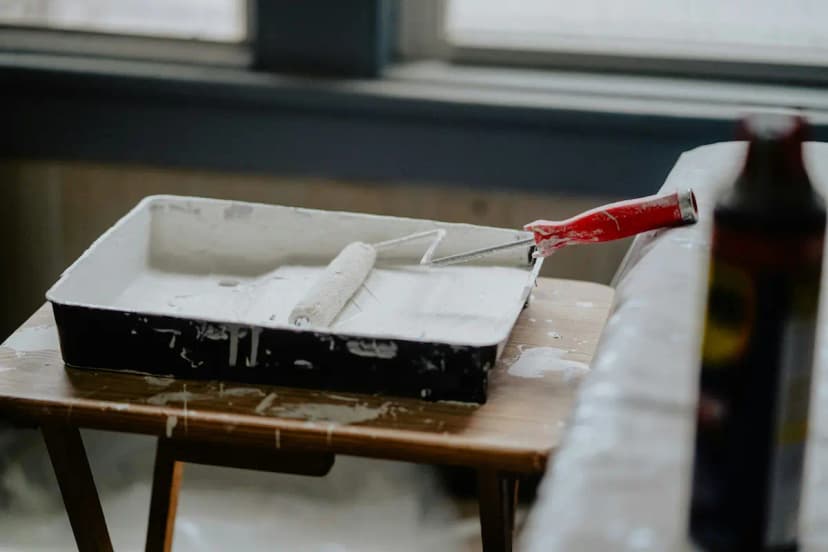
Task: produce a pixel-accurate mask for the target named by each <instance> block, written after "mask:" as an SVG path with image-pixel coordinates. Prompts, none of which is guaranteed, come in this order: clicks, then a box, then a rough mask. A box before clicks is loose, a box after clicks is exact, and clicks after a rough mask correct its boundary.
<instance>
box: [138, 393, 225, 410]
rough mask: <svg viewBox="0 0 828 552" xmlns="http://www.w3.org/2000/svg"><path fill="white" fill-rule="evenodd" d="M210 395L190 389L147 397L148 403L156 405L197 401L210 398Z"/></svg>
mask: <svg viewBox="0 0 828 552" xmlns="http://www.w3.org/2000/svg"><path fill="white" fill-rule="evenodd" d="M209 398H210V395H204V394H202V393H191V392H190V391H171V392H169V393H158V394H157V395H153V396H152V397H150V398H148V399H147V403H149V404H154V405H156V406H166V405H167V404H169V403H171V402H183V403H186V402H187V401H197V400H202V399H209Z"/></svg>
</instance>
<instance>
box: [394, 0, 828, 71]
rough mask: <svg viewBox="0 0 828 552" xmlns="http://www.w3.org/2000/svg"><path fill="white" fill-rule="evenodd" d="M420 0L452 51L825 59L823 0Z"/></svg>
mask: <svg viewBox="0 0 828 552" xmlns="http://www.w3.org/2000/svg"><path fill="white" fill-rule="evenodd" d="M402 1H403V2H405V1H406V0H402ZM426 4H430V5H431V6H432V7H431V8H429V9H435V8H434V6H435V5H438V4H439V5H442V9H443V10H444V14H443V19H442V20H441V22H440V25H441V29H440V35H441V40H442V41H443V45H444V49H443V51H444V52H445V54H446V56H447V57H449V58H450V59H452V60H454V61H471V62H476V63H481V62H482V63H491V64H497V65H524V66H552V67H560V68H567V69H573V68H576V69H584V70H594V69H597V70H602V71H607V70H609V71H620V72H636V71H640V72H656V73H672V74H677V73H678V74H684V75H698V74H700V75H705V76H709V75H711V74H714V75H717V76H725V77H744V76H749V77H760V78H771V79H779V78H780V77H781V78H784V79H791V78H794V79H798V80H805V81H812V80H814V79H822V80H824V79H825V76H824V75H823V72H822V71H819V69H822V68H828V33H826V32H825V21H826V19H828V2H825V1H824V0H790V1H788V2H778V1H777V0H738V1H737V0H734V1H729V2H722V1H721V0H693V1H692V2H688V1H685V0H626V1H624V2H618V1H616V0H579V1H578V2H569V1H565V0H521V1H520V2H519V3H509V2H502V1H500V0H445V1H444V2H437V3H436V4H435V0H431V1H430V2H426ZM403 15H404V16H405V11H403ZM412 19H416V18H412ZM419 19H420V21H421V22H423V24H427V23H428V22H429V21H432V22H433V21H435V18H434V17H431V18H428V17H422V16H420V17H419ZM420 34H421V35H423V34H424V31H420ZM403 50H404V51H405V47H404V48H403ZM793 67H797V68H799V69H797V70H795V71H794V70H792V68H793ZM815 69H816V70H817V71H814V70H815Z"/></svg>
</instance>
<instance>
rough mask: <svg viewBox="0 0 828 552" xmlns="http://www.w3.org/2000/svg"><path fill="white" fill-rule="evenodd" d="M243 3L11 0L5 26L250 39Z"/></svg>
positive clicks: (0, 15) (2, 15)
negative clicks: (247, 34)
mask: <svg viewBox="0 0 828 552" xmlns="http://www.w3.org/2000/svg"><path fill="white" fill-rule="evenodd" d="M245 4H246V2H245V1H244V0H118V1H117V2H113V1H111V0H7V1H5V2H3V3H0V23H2V24H6V25H19V26H25V27H39V28H49V29H60V30H73V31H93V32H105V33H113V34H126V35H141V36H158V37H166V38H181V39H195V40H204V41H214V42H240V41H242V40H244V39H245V35H246V29H245V27H246V25H245Z"/></svg>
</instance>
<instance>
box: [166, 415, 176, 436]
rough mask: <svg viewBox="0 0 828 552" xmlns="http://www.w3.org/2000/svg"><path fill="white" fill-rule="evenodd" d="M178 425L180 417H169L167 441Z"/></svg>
mask: <svg viewBox="0 0 828 552" xmlns="http://www.w3.org/2000/svg"><path fill="white" fill-rule="evenodd" d="M176 425H178V416H167V430H166V435H167V439H169V438H170V437H172V433H173V429H175V426H176Z"/></svg>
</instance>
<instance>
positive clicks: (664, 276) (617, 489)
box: [521, 143, 828, 552]
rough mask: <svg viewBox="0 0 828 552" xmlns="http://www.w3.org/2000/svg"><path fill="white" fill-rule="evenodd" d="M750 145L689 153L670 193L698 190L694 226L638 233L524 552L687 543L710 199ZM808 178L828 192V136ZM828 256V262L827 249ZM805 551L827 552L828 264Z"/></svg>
mask: <svg viewBox="0 0 828 552" xmlns="http://www.w3.org/2000/svg"><path fill="white" fill-rule="evenodd" d="M744 152H745V149H744V144H741V143H726V144H713V145H710V146H704V147H701V148H697V149H694V150H692V151H689V152H686V153H684V154H682V156H681V158H680V159H679V161H678V163H677V164H676V166H675V167H674V168H673V170H672V171H671V172H670V176H669V177H668V179H667V182H666V183H665V185H664V187H663V188H662V190H663V191H673V190H677V189H686V188H688V187H692V188H693V190H694V191H695V193H696V197H697V201H698V203H699V206H700V207H701V209H700V218H699V222H698V224H696V225H694V226H687V227H682V228H674V229H670V230H663V231H659V232H655V233H648V234H644V235H641V236H639V237H638V238H636V241H635V242H634V244H633V247H632V249H631V251H630V254H629V255H628V258H627V260H626V261H625V265H624V266H623V267H622V269H621V270H620V271H619V274H618V276H617V287H616V294H615V301H614V307H613V310H612V312H611V314H610V318H609V320H608V321H607V324H606V327H605V328H604V332H603V335H602V337H601V342H600V344H599V346H598V350H597V352H596V354H595V357H594V359H593V361H592V363H591V368H592V369H591V372H590V375H589V377H588V378H587V379H586V380H585V381H584V383H583V385H582V386H581V387H580V391H579V393H580V395H579V397H578V403H577V405H576V407H575V410H574V412H573V414H572V417H571V422H570V426H569V427H570V430H569V432H568V434H567V435H566V438H565V440H564V445H563V447H562V448H561V449H559V451H558V452H557V453H556V455H555V462H554V464H552V466H551V469H550V471H549V472H548V473H547V475H546V476H545V478H544V482H543V483H542V485H541V489H540V493H539V499H538V500H537V501H536V503H535V507H534V509H533V511H532V513H531V515H530V518H529V521H528V523H527V526H526V529H525V532H524V536H525V539H524V543H523V544H524V546H523V547H522V548H521V550H526V551H527V552H550V551H553V552H556V551H570V550H578V551H583V552H603V551H605V550H617V551H631V552H632V551H636V552H639V551H644V550H647V551H658V552H661V551H674V550H675V551H679V550H689V545H688V543H687V537H686V535H687V522H688V517H689V514H688V505H689V501H690V479H691V469H692V455H693V432H694V427H695V416H696V409H695V406H696V395H697V389H698V369H699V353H700V350H701V330H702V320H703V314H704V290H705V285H706V278H707V265H708V259H709V254H710V251H709V250H710V233H711V231H712V216H711V214H712V205H713V204H714V202H715V200H716V198H717V197H718V195H719V193H720V191H721V189H722V187H724V186H726V185H728V184H729V183H731V182H732V181H733V179H734V177H735V174H736V173H737V172H738V170H739V169H740V167H741V162H742V159H743V158H744ZM805 160H806V164H807V166H808V169H809V172H810V175H811V178H812V180H813V182H814V184H815V185H816V186H817V188H818V189H819V190H820V191H822V193H823V194H825V193H826V192H828V145H827V144H814V143H812V144H807V145H806V148H805ZM825 259H828V255H826V257H825ZM822 275H823V281H822V292H821V305H820V311H821V313H820V323H819V332H820V337H819V343H820V345H818V346H817V347H818V350H817V351H816V360H815V367H814V383H813V385H814V389H813V393H812V399H811V414H810V423H809V441H808V453H807V460H806V468H805V481H804V484H803V492H804V496H803V501H802V510H801V515H800V524H799V525H800V531H801V532H800V534H801V541H800V545H801V549H802V550H805V551H809V552H810V551H825V550H828V532H826V527H828V316H826V313H828V310H826V309H827V308H828V293H827V292H826V290H828V270H826V269H825V268H823V273H822Z"/></svg>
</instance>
